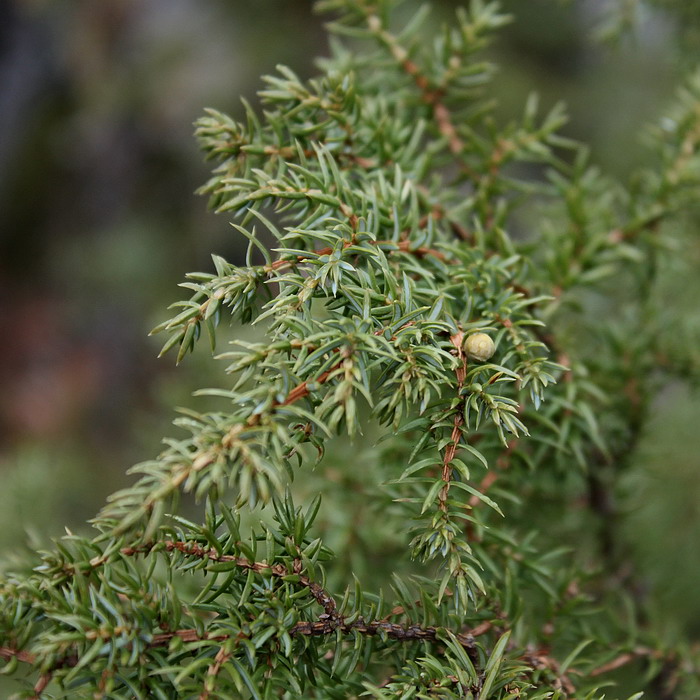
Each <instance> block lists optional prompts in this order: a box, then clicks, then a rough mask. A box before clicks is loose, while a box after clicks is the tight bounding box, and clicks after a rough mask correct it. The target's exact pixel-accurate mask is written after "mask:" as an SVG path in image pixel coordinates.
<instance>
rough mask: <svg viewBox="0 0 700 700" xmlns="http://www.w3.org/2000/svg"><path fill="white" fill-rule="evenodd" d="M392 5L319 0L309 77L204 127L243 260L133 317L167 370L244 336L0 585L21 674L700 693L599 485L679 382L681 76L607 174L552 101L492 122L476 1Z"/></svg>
mask: <svg viewBox="0 0 700 700" xmlns="http://www.w3.org/2000/svg"><path fill="white" fill-rule="evenodd" d="M400 4H401V3H400V2H398V0H322V1H321V2H319V3H317V8H318V9H319V10H322V11H328V12H331V13H333V17H334V19H333V20H332V21H331V22H330V24H329V28H330V31H331V32H332V33H333V34H334V35H335V36H336V37H337V39H336V40H335V41H334V42H333V44H332V56H331V58H329V59H325V60H323V61H322V62H321V63H320V67H321V71H322V72H321V74H320V75H319V77H317V78H315V79H313V80H310V81H302V80H300V79H299V78H298V77H297V76H296V75H295V73H294V72H293V71H292V70H290V69H289V68H286V67H280V68H279V70H278V73H277V74H275V75H273V76H268V77H266V78H265V79H264V80H265V86H264V88H263V89H262V90H261V92H260V93H259V94H260V99H261V102H262V109H261V110H255V109H253V108H252V107H251V106H250V105H248V104H247V103H244V104H245V111H246V119H245V120H244V121H242V122H239V121H236V120H234V119H231V118H230V117H228V116H226V115H225V114H221V113H219V112H217V111H215V110H207V113H206V116H204V117H203V118H202V119H200V121H199V122H198V124H197V132H196V133H197V137H198V139H199V141H200V144H201V146H202V148H203V150H204V152H205V153H206V154H207V157H208V158H210V159H211V160H212V161H214V163H215V168H214V172H213V176H212V178H211V179H210V180H209V182H207V183H206V185H205V186H204V187H203V188H202V190H201V191H202V192H203V193H204V194H206V195H208V197H209V200H210V202H211V205H212V207H213V208H214V209H215V210H216V211H218V212H223V213H226V214H227V215H228V216H229V217H230V219H231V221H232V226H233V229H234V231H235V235H238V236H242V237H244V238H245V239H246V240H247V241H248V254H247V259H246V263H245V265H234V264H232V263H230V262H227V261H226V260H224V259H222V258H221V257H217V256H214V268H215V272H213V273H197V274H191V275H189V276H188V280H187V281H186V282H185V283H184V284H183V285H182V287H184V288H185V289H187V290H189V291H190V292H191V296H190V297H189V299H186V300H184V301H182V302H179V303H178V304H176V307H177V313H176V315H175V316H174V317H173V318H171V319H170V320H168V321H166V322H164V323H163V324H162V325H160V326H159V327H158V328H157V329H155V330H156V331H158V332H162V333H164V334H166V336H167V340H166V342H165V345H164V347H163V353H167V352H168V351H170V350H172V351H174V352H175V353H176V354H177V360H178V362H179V361H181V360H183V359H184V358H185V356H186V355H187V354H188V353H189V352H190V351H192V350H193V349H194V348H195V346H196V345H197V343H198V341H199V340H200V336H208V338H209V341H210V343H211V347H212V349H214V346H215V341H216V336H217V327H218V325H219V323H220V322H227V323H230V322H231V321H232V320H233V321H236V322H237V323H238V324H240V327H241V328H244V327H248V326H251V325H252V326H254V328H255V329H257V330H256V331H255V333H257V336H255V335H253V334H252V333H253V332H252V331H250V332H248V331H245V332H244V331H243V330H241V332H240V335H239V339H238V340H237V341H236V342H235V343H234V348H233V349H232V350H229V351H227V352H224V353H223V354H221V355H219V357H220V358H223V359H224V360H225V361H226V362H227V364H228V367H227V373H228V375H229V377H230V379H228V380H227V382H228V384H226V382H223V383H222V387H220V388H217V389H212V390H208V392H207V393H208V394H210V395H213V396H215V397H216V398H215V399H212V401H214V400H216V401H220V405H221V406H222V408H220V409H219V410H216V411H211V412H208V413H197V412H194V411H190V410H187V411H183V412H182V414H181V416H180V417H179V418H178V419H177V420H176V425H177V426H178V427H179V428H180V429H181V433H180V434H181V435H182V433H183V432H184V434H185V437H184V438H183V437H180V438H172V439H167V440H166V441H165V445H166V446H165V449H164V451H163V452H162V453H161V454H160V455H159V456H158V457H157V458H156V459H154V460H151V461H148V462H145V463H143V464H140V465H137V466H136V467H134V468H133V469H132V472H133V473H134V474H135V475H136V477H137V478H136V480H135V483H134V484H133V485H132V486H130V487H128V488H126V489H124V490H122V491H120V492H118V493H116V494H114V495H113V496H112V497H111V498H110V500H109V502H108V503H107V505H106V506H105V507H104V509H103V510H102V512H101V513H100V514H99V515H98V516H97V517H96V518H95V520H94V521H93V526H94V528H96V530H97V533H98V534H97V535H95V536H93V537H92V538H91V537H85V536H77V535H72V534H68V535H67V536H66V537H64V538H62V539H60V540H58V541H57V542H56V543H55V547H54V549H53V550H52V551H49V552H45V553H43V554H42V561H41V564H40V565H39V566H37V567H36V568H35V569H34V570H33V571H32V572H31V573H29V574H21V573H20V574H16V575H7V576H5V577H4V579H3V580H2V584H1V593H2V608H1V610H2V613H1V615H0V656H1V657H2V658H3V659H4V660H5V666H4V669H3V672H4V673H5V674H9V675H12V676H13V677H15V678H17V679H19V681H20V682H21V683H22V684H23V687H24V688H25V690H24V691H21V692H20V694H19V695H18V697H25V698H103V697H104V698H115V699H116V698H175V697H177V698H200V699H204V698H232V697H241V698H255V699H262V698H299V697H309V698H311V697H314V698H351V697H360V696H363V697H373V698H426V699H427V698H472V699H473V700H477V699H479V700H486V699H487V698H490V699H493V700H496V699H499V700H505V699H511V698H523V699H524V698H527V699H528V700H539V699H544V698H552V699H563V698H574V697H576V698H581V699H582V698H589V699H593V698H603V697H604V695H605V694H606V693H607V695H605V696H606V697H623V695H615V694H616V693H618V689H616V688H613V689H612V690H611V689H610V688H607V689H605V688H606V686H608V685H609V684H610V679H611V678H612V679H615V678H616V673H619V672H620V671H625V670H630V669H631V670H632V683H631V685H632V686H634V687H636V689H637V690H639V691H642V690H645V689H647V690H649V692H650V693H651V697H653V696H654V694H656V696H657V697H659V698H670V697H674V698H675V697H679V698H680V697H683V698H693V697H700V682H699V681H698V675H697V668H698V666H697V663H698V660H697V652H695V656H694V655H693V651H692V649H691V648H690V646H689V645H683V644H680V645H675V646H670V645H668V644H666V643H665V642H663V641H662V638H661V636H660V634H659V633H658V630H657V629H655V627H654V625H652V624H651V623H650V621H649V617H648V614H647V610H646V604H647V601H646V599H645V597H644V595H643V593H642V592H641V591H640V590H639V588H638V586H637V585H636V582H635V578H634V574H633V573H630V572H629V571H628V570H627V568H626V559H625V556H624V552H623V551H621V547H620V544H619V542H618V541H617V540H616V513H615V510H614V504H613V502H612V499H611V495H612V494H613V493H614V489H615V485H616V483H617V482H618V481H619V479H620V477H621V476H622V475H623V474H624V473H625V471H626V470H627V469H628V467H629V465H630V463H631V456H632V454H633V450H634V447H635V445H636V443H637V441H638V439H639V436H640V434H641V431H642V429H643V426H644V420H645V416H646V414H647V411H648V408H649V404H650V401H651V400H652V398H653V397H654V395H655V394H656V392H657V391H658V390H659V389H660V388H661V387H662V386H663V385H664V383H665V382H666V381H667V378H668V377H669V376H685V377H696V378H697V376H698V374H699V373H698V367H699V366H700V362H699V358H698V355H697V352H696V351H694V350H693V346H692V344H686V346H685V349H683V348H679V347H678V346H676V345H673V346H671V345H669V344H664V343H665V340H664V339H667V338H669V337H670V336H672V335H673V334H674V333H678V332H681V328H680V326H673V327H672V328H670V329H669V327H668V326H667V325H664V324H668V323H669V321H668V318H667V316H665V315H663V314H662V313H661V310H660V309H659V308H658V304H657V302H656V300H655V297H654V289H655V281H656V276H657V270H658V267H659V264H660V262H659V261H660V259H661V257H662V256H663V255H666V253H665V251H666V250H667V248H668V247H669V242H670V240H671V238H672V232H673V225H672V222H673V221H674V220H675V219H676V218H677V217H678V216H680V212H682V211H684V210H687V209H688V208H689V207H691V206H697V203H698V195H697V192H698V189H697V188H698V185H700V157H699V155H698V154H699V152H700V74H697V75H695V77H693V78H691V79H690V80H689V82H688V84H687V86H686V87H685V88H684V90H683V91H682V92H681V93H680V95H679V98H678V101H677V105H676V106H675V108H674V110H673V111H672V112H671V113H670V114H669V116H668V118H667V119H665V120H664V121H663V122H662V123H661V124H660V126H659V127H658V128H657V129H656V130H655V132H654V134H653V138H652V139H651V141H652V142H653V143H652V148H653V149H654V151H655V153H656V163H655V165H654V167H652V168H650V169H648V170H644V171H643V172H640V173H638V174H636V175H635V177H634V178H633V180H632V181H631V183H630V184H629V185H628V186H625V185H624V184H621V183H619V182H616V181H613V180H611V179H610V178H608V177H606V176H605V175H604V174H603V173H601V172H600V171H599V170H597V169H596V168H595V167H594V166H592V165H591V164H590V163H589V160H588V156H587V152H586V149H585V148H583V147H582V146H580V145H579V144H576V143H573V142H571V141H570V140H568V139H566V138H563V137H562V136H560V135H559V134H558V130H559V129H560V127H561V126H562V124H563V122H564V118H565V117H564V113H563V110H562V109H561V108H560V107H557V108H555V109H553V110H551V111H550V112H549V113H547V114H543V115H542V114H540V113H539V110H538V105H537V100H536V99H535V98H534V97H533V98H531V99H530V100H529V101H528V102H527V104H526V105H525V107H524V110H523V114H522V117H521V118H520V119H519V120H517V121H514V122H513V123H508V124H500V123H498V121H497V120H496V119H495V118H494V115H493V105H492V103H491V102H490V100H489V89H490V88H489V85H490V81H491V79H492V77H493V73H494V66H493V65H492V64H491V63H490V62H489V61H488V60H486V58H485V57H484V49H485V48H486V47H487V46H488V45H489V42H490V41H491V39H492V36H493V34H494V32H496V31H497V30H498V29H499V28H500V27H501V26H502V25H504V24H505V23H506V22H507V21H508V17H506V16H504V15H503V14H502V13H501V12H500V11H499V8H498V6H497V5H496V4H495V3H489V2H483V1H481V0H473V2H471V3H470V5H469V6H468V7H467V8H462V9H459V10H458V11H457V13H456V15H455V19H454V22H453V23H451V25H450V26H447V27H445V28H443V29H442V30H437V31H436V33H435V35H434V36H431V30H429V29H426V27H429V26H430V24H429V20H428V16H427V13H428V10H427V9H426V8H419V9H416V8H415V7H413V6H412V5H411V6H410V7H409V9H411V10H412V11H413V12H414V13H415V14H414V15H413V16H409V14H406V13H405V12H403V11H404V10H405V9H406V8H405V7H402V8H400V10H401V12H397V10H398V9H399V8H398V6H399V5H400ZM409 5H410V3H409ZM402 12H403V13H402ZM669 221H670V222H671V224H668V223H667V222H669ZM603 301H605V303H602V302H603ZM673 322H674V323H676V322H677V323H680V321H677V320H674V321H673ZM662 331H663V332H662ZM245 333H248V335H246V334H245ZM476 334H485V335H486V336H488V337H489V338H490V339H491V341H493V346H491V345H490V343H489V341H488V340H484V338H483V337H481V336H480V339H481V340H482V341H483V343H485V344H482V345H481V346H480V347H482V348H485V351H484V352H475V351H474V350H473V349H472V348H473V344H471V345H470V339H473V338H474V336H475V335H476ZM244 338H246V339H244ZM256 338H257V339H256ZM693 352H695V354H693ZM491 353H493V354H491ZM343 436H345V437H343ZM348 436H349V437H348ZM349 438H352V440H353V441H352V442H348V439H349ZM183 495H187V496H188V498H189V497H190V496H191V497H193V498H194V500H195V501H196V502H197V503H198V504H199V507H198V508H199V510H198V511H197V512H198V513H199V514H200V515H199V516H197V517H196V518H194V519H193V518H189V519H188V518H185V517H184V515H183V513H184V512H185V511H184V510H183V509H182V508H181V506H180V500H181V497H182V496H183ZM321 496H323V500H324V503H323V505H321ZM331 542H334V543H335V546H330V543H331ZM617 680H622V682H623V684H624V678H622V679H620V678H617ZM628 681H629V679H628ZM628 684H629V683H628ZM620 692H624V697H627V696H628V693H627V692H626V691H620ZM630 692H632V691H630ZM640 696H641V695H640V694H635V695H633V696H632V697H634V698H638V697H640Z"/></svg>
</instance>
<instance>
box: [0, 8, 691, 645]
mask: <svg viewBox="0 0 700 700" xmlns="http://www.w3.org/2000/svg"><path fill="white" fill-rule="evenodd" d="M457 4H458V3H456V2H446V1H443V2H435V5H436V12H437V13H438V15H439V14H440V13H447V12H448V11H450V10H451V8H452V7H454V6H455V5H457ZM667 4H669V3H666V2H659V3H657V4H656V5H654V6H653V7H652V6H649V5H645V4H643V3H641V2H639V3H635V2H629V1H627V0H616V1H612V2H603V1H601V2H590V1H589V0H580V1H578V2H575V1H573V0H571V1H570V2H561V1H559V0H510V2H506V3H504V6H505V7H506V9H508V10H509V11H511V12H513V14H514V15H515V17H516V21H515V22H514V24H513V25H512V26H511V27H509V28H508V29H507V30H505V31H504V32H503V33H502V35H501V36H500V38H499V39H498V41H497V44H496V46H495V47H494V49H493V51H492V53H493V58H494V59H495V60H496V61H497V62H498V63H499V64H500V66H501V70H500V72H499V75H498V77H497V79H496V83H495V91H496V96H497V98H498V101H499V107H498V113H499V116H500V118H502V119H507V118H508V117H509V116H514V115H517V114H520V113H521V111H522V106H523V103H524V100H525V98H526V97H527V95H528V94H529V93H530V92H531V91H533V90H534V91H536V92H538V93H539V94H540V97H541V104H542V108H543V110H546V109H548V108H549V107H551V106H552V105H553V104H554V103H556V102H558V101H560V100H564V101H565V102H566V103H567V104H568V108H569V113H570V116H571V120H570V123H569V125H568V126H567V127H566V129H565V133H566V134H567V135H568V136H571V137H574V138H577V139H580V140H583V141H585V142H587V143H589V144H590V146H591V149H592V154H593V160H594V161H596V162H598V163H599V164H600V165H601V166H602V167H603V169H604V170H606V171H609V172H611V173H613V174H615V175H617V176H620V177H622V178H625V177H626V176H627V175H628V174H629V173H630V172H631V170H632V169H633V168H635V167H637V166H639V165H641V164H643V163H645V161H646V160H647V158H648V154H647V152H646V151H645V149H644V148H643V146H642V139H641V138H640V134H641V133H642V131H643V127H644V125H645V124H646V123H648V122H652V121H655V120H657V119H658V118H659V117H660V116H661V115H662V114H663V113H664V110H665V108H666V106H667V105H668V103H669V101H670V100H671V98H672V97H673V94H674V92H675V90H676V88H677V85H678V84H679V81H680V79H681V76H682V75H683V74H684V72H685V71H686V70H687V69H688V68H689V66H690V64H691V63H692V61H693V60H694V59H698V58H699V57H700V40H698V33H697V31H696V26H698V25H694V24H693V19H694V17H692V16H685V17H681V16H680V15H679V14H678V13H677V12H675V11H674V10H673V9H672V7H670V8H666V7H665V5H667ZM680 7H681V8H682V7H683V6H682V5H681V6H680ZM625 8H627V9H630V10H634V15H633V17H632V15H630V17H632V18H633V25H634V26H633V31H632V33H628V34H625V35H623V37H622V38H620V39H618V40H617V41H614V42H610V41H608V42H602V43H601V42H600V41H599V40H596V39H595V38H594V35H596V34H598V35H600V34H605V33H608V34H610V33H614V32H612V30H613V29H614V26H613V25H614V24H615V22H617V21H618V20H619V21H624V20H625V19H630V17H626V16H625V14H624V12H623V10H625ZM697 14H698V13H697V12H696V13H695V15H697ZM326 52H327V39H326V37H325V34H324V32H323V27H322V21H321V19H320V18H319V17H317V16H315V15H314V14H313V13H312V9H311V3H310V2H307V1H298V2H297V1H292V0H234V1H231V0H196V1H195V0H150V1H149V2H145V3H144V2H137V1H136V0H100V2H94V1H90V0H84V1H75V2H68V1H67V0H66V1H62V0H15V1H14V2H13V1H12V0H10V1H9V2H5V3H4V4H0V329H1V331H2V335H1V337H2V362H1V363H0V479H1V480H2V481H1V482H0V483H1V484H2V485H1V487H0V547H1V548H2V551H3V552H4V554H5V556H4V559H5V560H6V561H9V562H13V561H19V560H20V559H21V558H24V557H25V556H26V553H27V552H28V551H32V550H35V549H36V548H38V547H40V546H42V544H45V543H47V542H48V541H49V540H50V538H51V537H52V536H58V535H60V534H61V532H62V531H63V527H64V526H67V527H70V528H73V529H82V528H84V527H85V526H84V524H83V523H84V522H85V521H86V520H87V519H88V518H90V517H91V516H92V515H94V513H95V512H96V511H97V510H98V509H99V507H100V506H101V504H102V502H103V501H104V499H105V497H106V496H107V495H108V494H109V493H110V492H112V491H114V490H115V489H116V488H119V487H121V486H122V485H125V484H126V483H128V481H129V477H127V476H126V475H125V470H126V467H128V466H129V465H131V464H133V463H135V462H137V461H141V460H143V459H147V458H148V457H150V456H151V455H153V454H155V453H157V452H158V451H159V444H160V440H161V437H162V436H163V435H166V434H168V433H169V432H172V428H170V427H169V424H170V421H171V419H172V417H173V407H174V406H177V405H190V406H194V407H197V408H203V407H204V405H205V404H204V399H192V398H191V396H190V394H191V392H192V391H193V390H194V389H196V388H199V387H203V386H211V385H214V384H216V383H220V382H221V373H222V369H223V366H221V365H220V364H217V363H214V362H211V361H210V358H209V357H208V356H206V354H205V352H204V351H203V348H202V349H200V350H199V351H198V352H196V353H195V355H194V356H193V357H188V359H187V360H186V362H185V363H184V364H183V365H182V366H181V367H179V368H175V367H174V362H173V359H172V357H170V356H168V357H166V358H164V359H161V360H157V359H156V355H157V354H158V351H159V349H160V344H161V339H160V338H159V337H156V338H149V337H148V336H147V334H148V331H149V330H150V329H151V328H152V327H153V326H155V325H156V324H157V323H159V322H160V321H161V320H163V319H164V318H166V315H165V314H166V311H165V308H166V307H167V305H168V304H169V303H172V302H173V301H175V300H177V299H179V298H180V296H181V294H180V290H178V289H177V287H176V285H177V283H179V282H181V281H182V280H183V277H184V274H185V273H186V272H188V271H192V270H207V271H209V270H210V269H211V268H212V265H211V261H210V258H209V256H210V253H212V252H216V253H217V254H220V255H223V256H224V257H225V258H227V259H229V260H231V261H236V260H237V259H238V258H239V256H240V254H241V252H242V250H243V245H242V244H241V242H240V241H239V240H237V239H236V238H235V236H234V235H233V231H232V229H231V228H230V227H229V226H228V224H227V222H226V220H225V218H222V217H215V216H214V215H213V214H211V213H209V212H207V210H206V202H205V200H203V199H202V198H199V197H197V196H195V195H194V194H193V192H194V190H195V189H196V188H197V187H198V186H199V185H200V184H202V183H203V182H204V181H205V180H206V179H207V176H208V167H207V165H206V164H205V163H203V161H202V158H201V157H200V154H199V153H198V151H197V148H196V145H195V143H194V140H193V139H192V137H191V131H192V126H191V125H192V122H193V121H194V120H195V119H196V118H197V117H198V116H199V115H200V114H201V113H202V109H203V107H205V106H211V107H215V108H217V109H220V110H222V111H225V112H229V113H231V114H233V115H239V114H240V113H241V109H240V102H239V99H238V98H239V96H240V95H245V96H246V97H248V98H249V99H251V100H252V101H253V103H255V100H254V93H255V90H256V89H257V88H258V86H259V85H260V83H259V76H260V74H262V73H270V72H273V71H274V68H275V65H276V64H278V63H285V64H288V65H290V66H292V67H293V68H294V69H295V71H297V72H298V73H299V74H301V75H303V76H310V75H313V73H314V66H313V60H312V59H313V57H314V56H316V55H323V54H324V53H326ZM698 230H700V215H698V212H697V211H696V212H694V213H693V212H690V213H689V214H688V216H687V217H686V220H685V224H684V226H682V227H679V233H678V236H679V244H678V248H679V250H681V251H682V255H678V256H677V257H676V258H671V257H669V259H668V261H667V262H666V263H665V268H664V274H663V276H662V285H661V287H662V288H661V290H660V295H661V297H660V298H662V299H664V300H666V302H667V303H668V304H674V305H675V306H676V308H678V305H681V308H683V309H684V311H685V312H686V313H687V315H688V317H689V319H690V320H691V322H694V323H695V324H696V327H700V307H699V306H698V303H697V299H698V298H699V296H700V274H698V272H699V271H700V236H698ZM698 337H700V335H699V336H698ZM679 342H680V339H679ZM224 381H225V380H224ZM698 404H699V402H698V396H697V393H693V391H692V389H691V387H689V386H687V385H686V384H685V383H684V382H682V381H678V382H675V383H673V384H672V385H671V386H670V387H669V388H668V389H667V390H666V391H665V392H664V394H663V395H662V396H660V397H659V398H658V401H657V403H656V404H655V407H654V411H653V415H651V416H650V419H649V423H648V431H647V434H646V437H645V440H644V442H643V444H642V445H641V447H640V450H639V454H638V456H637V459H636V465H637V466H636V467H635V469H634V471H633V472H632V473H631V474H629V476H628V477H627V478H626V479H625V482H624V484H623V488H622V490H621V493H620V494H619V496H620V498H621V503H622V508H623V512H624V513H625V516H624V532H625V533H626V536H627V538H628V542H629V546H630V547H631V548H632V550H633V551H634V552H635V556H636V558H637V561H638V563H639V565H640V566H641V567H642V569H643V571H644V572H645V577H646V581H647V584H648V586H649V589H650V590H651V591H652V592H653V595H654V596H655V597H656V600H657V601H658V604H659V607H658V611H659V612H658V614H659V616H660V617H661V618H664V619H667V620H668V621H669V622H668V630H669V634H671V635H672V634H674V630H681V629H685V630H689V631H691V632H692V633H693V634H694V635H695V636H696V637H697V636H699V635H700V595H698V593H697V588H698V586H697V583H698V575H699V574H700V458H699V457H698V455H699V454H700V431H698V429H697V426H698V423H700V408H699V405H698ZM670 571H672V572H673V576H669V572H670Z"/></svg>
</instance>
